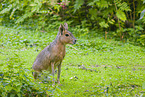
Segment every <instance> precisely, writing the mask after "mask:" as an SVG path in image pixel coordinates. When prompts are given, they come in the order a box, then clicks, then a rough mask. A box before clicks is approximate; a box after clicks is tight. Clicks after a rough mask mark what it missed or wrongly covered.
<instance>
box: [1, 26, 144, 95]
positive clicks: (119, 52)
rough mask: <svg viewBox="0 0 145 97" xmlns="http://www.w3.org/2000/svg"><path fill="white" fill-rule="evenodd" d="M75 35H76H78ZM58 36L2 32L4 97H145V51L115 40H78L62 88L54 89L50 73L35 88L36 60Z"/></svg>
mask: <svg viewBox="0 0 145 97" xmlns="http://www.w3.org/2000/svg"><path fill="white" fill-rule="evenodd" d="M71 30H72V32H73V34H75V33H74V32H75V31H76V30H77V31H79V30H78V29H74V30H73V29H71ZM81 31H87V30H85V29H80V32H81ZM56 34H57V31H50V32H39V31H31V30H23V29H21V28H18V29H16V28H9V27H2V26H1V27H0V36H1V41H0V44H1V47H0V59H1V60H0V61H1V62H0V65H1V68H0V86H1V88H0V94H1V96H2V97H5V96H29V97H30V96H67V97H72V96H78V97H80V96H94V97H95V96H96V97H97V96H141V97H143V96H145V73H144V70H145V66H144V64H145V61H144V60H145V55H144V53H145V50H144V48H141V47H139V46H133V45H130V44H128V43H125V44H124V43H121V42H117V41H114V40H107V41H105V40H104V39H103V38H102V37H100V36H97V35H96V36H97V37H95V38H93V37H92V39H85V38H84V36H83V35H82V36H79V35H78V36H79V37H77V38H78V39H79V40H78V42H77V44H76V45H73V47H72V46H69V45H68V46H67V54H66V57H65V59H64V61H63V64H62V72H61V80H60V81H61V85H56V86H55V87H52V83H51V80H52V78H51V75H50V76H49V78H48V77H46V76H48V72H47V71H44V72H43V76H42V77H41V78H40V80H37V81H36V82H34V79H33V76H32V71H33V70H32V69H31V67H32V64H33V62H34V59H35V58H36V56H37V55H38V53H39V52H40V51H41V50H42V49H43V48H44V47H45V46H46V45H48V44H49V43H50V42H52V40H53V39H54V38H55V36H56ZM89 34H90V33H86V34H85V37H86V38H87V37H88V38H89V36H90V35H89ZM76 35H77V33H76ZM81 37H82V38H81ZM90 37H91V36H90ZM55 75H56V74H55Z"/></svg>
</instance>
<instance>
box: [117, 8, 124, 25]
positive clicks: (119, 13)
mask: <svg viewBox="0 0 145 97" xmlns="http://www.w3.org/2000/svg"><path fill="white" fill-rule="evenodd" d="M116 16H117V17H118V18H119V19H120V20H122V21H124V22H125V21H126V16H125V13H124V12H123V11H121V10H117V11H116Z"/></svg>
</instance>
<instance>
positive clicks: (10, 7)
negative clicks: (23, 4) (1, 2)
mask: <svg viewBox="0 0 145 97" xmlns="http://www.w3.org/2000/svg"><path fill="white" fill-rule="evenodd" d="M11 9H12V5H9V6H8V8H5V9H3V10H2V11H1V12H0V14H4V13H7V12H8V11H10V10H11Z"/></svg>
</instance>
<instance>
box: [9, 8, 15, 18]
mask: <svg viewBox="0 0 145 97" xmlns="http://www.w3.org/2000/svg"><path fill="white" fill-rule="evenodd" d="M15 11H16V8H14V9H13V11H12V12H11V15H10V19H11V18H12V17H13V15H14V12H15Z"/></svg>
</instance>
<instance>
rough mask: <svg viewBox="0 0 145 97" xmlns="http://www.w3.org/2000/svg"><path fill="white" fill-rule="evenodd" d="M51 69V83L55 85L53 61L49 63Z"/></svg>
mask: <svg viewBox="0 0 145 97" xmlns="http://www.w3.org/2000/svg"><path fill="white" fill-rule="evenodd" d="M51 70H52V75H53V80H52V82H53V85H55V80H54V63H51Z"/></svg>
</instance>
